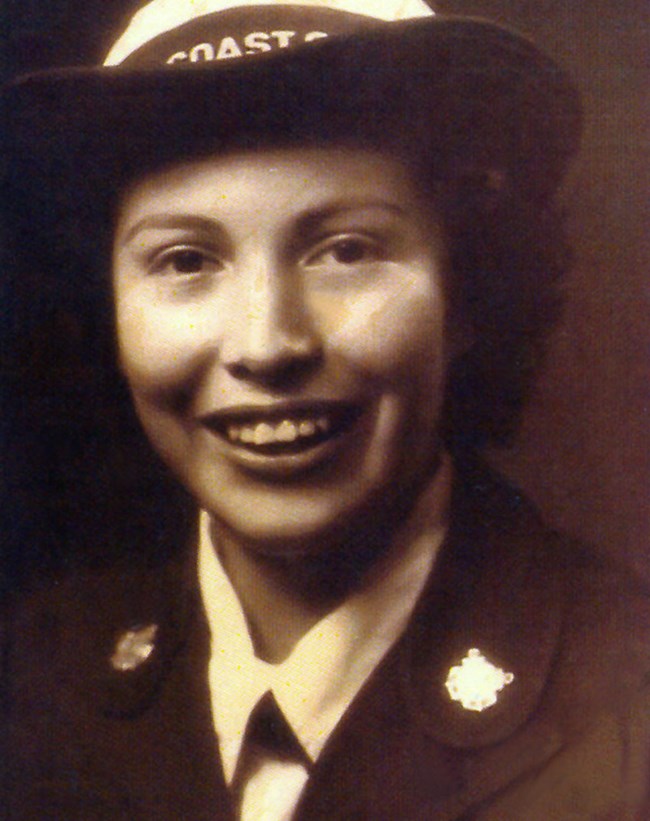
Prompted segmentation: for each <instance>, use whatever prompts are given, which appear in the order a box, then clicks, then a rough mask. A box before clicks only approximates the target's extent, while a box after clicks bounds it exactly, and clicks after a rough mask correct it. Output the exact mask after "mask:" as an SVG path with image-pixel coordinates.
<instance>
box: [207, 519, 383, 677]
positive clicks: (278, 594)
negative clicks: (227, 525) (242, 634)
mask: <svg viewBox="0 0 650 821" xmlns="http://www.w3.org/2000/svg"><path fill="white" fill-rule="evenodd" d="M213 528H214V530H213V543H214V544H218V545H219V554H220V558H221V561H222V563H223V566H224V569H225V571H226V573H227V574H228V577H229V579H230V582H231V584H232V586H233V588H234V589H235V592H236V593H237V596H238V597H239V600H240V603H241V606H242V609H243V611H244V613H245V615H246V618H247V620H248V623H249V629H250V631H251V636H252V638H253V643H254V645H255V650H256V653H257V655H258V656H259V657H260V658H262V659H264V660H265V661H268V662H270V663H277V662H281V661H283V660H284V659H285V658H287V657H288V656H289V654H290V653H291V651H292V650H293V648H294V647H295V645H296V644H297V643H298V641H300V639H301V638H302V637H303V636H304V635H305V634H306V633H307V632H308V631H309V630H310V629H311V627H313V625H314V624H316V622H318V621H320V619H322V618H324V617H325V616H326V615H327V614H328V613H330V612H331V611H333V610H334V609H336V607H338V606H339V604H340V603H341V602H342V601H344V600H345V599H346V598H347V597H348V596H350V595H351V594H352V593H353V592H354V591H355V590H357V589H358V588H359V587H360V586H361V584H362V583H363V580H364V578H365V576H366V575H367V572H368V570H369V568H370V567H371V566H373V565H374V564H375V563H376V561H377V559H378V557H379V556H381V555H383V553H384V552H385V550H386V546H387V542H388V541H389V540H388V539H387V538H386V537H385V536H384V537H383V538H381V539H380V538H377V537H376V536H375V537H370V536H369V535H368V534H366V535H365V538H364V539H363V542H362V543H359V540H358V539H357V540H356V542H357V543H356V544H355V541H354V540H352V539H349V540H343V541H339V540H337V541H338V544H333V545H331V546H330V547H329V549H327V548H326V549H323V548H321V550H319V553H318V554H317V555H300V556H291V557H284V556H275V555H269V554H266V553H264V552H262V551H260V550H257V549H255V548H251V547H250V546H248V545H243V544H241V543H240V542H238V541H237V540H235V539H234V538H233V537H232V535H231V534H228V533H226V532H223V531H222V530H221V529H220V528H218V526H216V525H214V524H213ZM215 531H216V532H215ZM385 532H386V531H384V533H385Z"/></svg>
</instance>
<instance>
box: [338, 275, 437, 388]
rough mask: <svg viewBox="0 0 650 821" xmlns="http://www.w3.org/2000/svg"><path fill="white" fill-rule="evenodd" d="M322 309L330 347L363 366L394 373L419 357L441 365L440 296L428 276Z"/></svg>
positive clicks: (409, 370) (407, 372)
mask: <svg viewBox="0 0 650 821" xmlns="http://www.w3.org/2000/svg"><path fill="white" fill-rule="evenodd" d="M325 315H326V321H327V326H328V328H327V332H326V336H327V340H328V342H329V345H330V347H331V348H332V349H334V350H337V351H338V352H339V353H340V354H341V355H344V356H346V358H347V359H349V360H353V361H354V362H356V363H357V364H358V365H359V367H360V368H361V369H363V370H367V371H372V372H375V373H382V372H383V373H385V374H386V376H387V377H389V378H394V379H400V377H402V376H408V377H412V376H413V373H414V372H415V371H416V370H417V367H418V365H420V364H421V363H422V362H423V361H426V362H428V363H440V367H442V366H443V363H444V357H445V354H444V335H445V334H444V326H445V300H444V296H443V294H442V290H441V288H440V287H439V286H438V284H437V282H436V281H433V282H432V281H431V278H430V277H429V276H426V277H422V276H414V277H413V278H412V279H408V278H406V279H403V280H400V282H399V287H395V285H394V284H393V285H392V286H391V287H387V286H385V287H381V286H378V287H376V288H374V289H372V290H369V291H366V292H364V293H363V294H360V295H357V296H355V298H353V299H349V300H339V301H338V305H333V306H332V309H331V311H329V312H326V314H325Z"/></svg>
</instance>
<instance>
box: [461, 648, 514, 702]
mask: <svg viewBox="0 0 650 821" xmlns="http://www.w3.org/2000/svg"><path fill="white" fill-rule="evenodd" d="M514 678H515V677H514V674H513V673H506V672H504V671H503V670H502V669H501V668H500V667H495V666H494V664H492V663H491V662H489V661H488V660H487V659H486V658H485V656H484V655H483V654H482V653H481V651H480V650H477V649H476V648H475V647H474V648H472V649H471V650H468V651H467V655H466V656H465V658H464V659H463V660H462V661H461V663H460V665H456V666H454V667H451V668H450V670H449V674H448V675H447V680H446V682H445V687H446V688H447V691H448V692H449V696H450V697H451V699H452V701H460V703H461V704H462V706H463V707H464V708H465V709H466V710H474V711H475V712H478V713H480V712H482V711H483V710H485V709H487V708H488V707H491V706H492V705H493V704H496V701H497V693H500V692H501V690H503V688H504V687H505V686H506V685H508V684H511V683H512V682H513V681H514Z"/></svg>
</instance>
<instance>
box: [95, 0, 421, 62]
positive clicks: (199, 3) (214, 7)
mask: <svg viewBox="0 0 650 821" xmlns="http://www.w3.org/2000/svg"><path fill="white" fill-rule="evenodd" d="M269 8H276V9H278V10H280V9H282V8H292V9H293V10H294V11H299V10H300V9H304V10H305V11H307V10H309V11H311V12H314V11H318V10H322V11H323V12H329V13H332V12H339V13H340V16H341V17H345V16H346V15H356V16H357V17H366V18H369V19H370V20H374V21H382V22H398V21H400V20H410V19H417V18H423V17H431V16H432V15H433V14H434V12H433V11H432V9H431V8H430V7H429V6H428V5H427V3H425V2H424V0H371V2H369V1H368V0H282V1H281V2H280V1H279V0H238V2H235V3H233V2H232V0H151V2H150V3H148V4H147V5H146V6H143V7H142V8H141V9H140V10H139V11H137V12H136V13H135V15H134V16H133V17H132V19H131V22H130V23H129V25H128V26H127V28H126V30H125V31H124V33H123V34H122V35H121V36H120V37H119V38H118V40H117V41H116V43H115V44H114V45H113V47H112V48H111V50H110V51H109V53H108V55H107V57H106V59H105V60H104V65H105V66H117V65H120V64H121V63H123V62H124V61H125V60H126V59H127V58H128V57H129V56H130V55H132V54H133V53H134V52H136V51H138V50H139V49H140V48H142V47H143V46H145V45H146V44H147V43H149V42H151V41H152V40H154V39H156V38H157V37H160V36H161V35H163V34H168V33H169V32H172V31H173V30H175V29H177V28H180V27H181V26H184V25H185V24H187V23H189V22H191V21H194V20H199V19H200V18H202V17H208V16H209V15H214V14H222V13H226V12H240V13H241V12H247V13H248V14H250V22H251V31H254V29H255V26H254V24H255V10H256V9H258V10H260V9H269ZM314 34H319V35H320V36H327V34H328V32H326V31H323V32H314ZM312 39H317V37H316V36H315V37H313V38H312ZM228 56H230V55H228Z"/></svg>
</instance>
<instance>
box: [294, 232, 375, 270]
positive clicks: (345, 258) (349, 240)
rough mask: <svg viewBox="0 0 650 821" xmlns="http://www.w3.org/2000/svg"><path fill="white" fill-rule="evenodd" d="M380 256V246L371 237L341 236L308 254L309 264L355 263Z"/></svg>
mask: <svg viewBox="0 0 650 821" xmlns="http://www.w3.org/2000/svg"><path fill="white" fill-rule="evenodd" d="M380 257H381V248H380V247H379V245H378V243H377V242H376V241H375V240H374V239H372V238H371V237H362V236H343V237H338V238H335V239H333V240H330V241H328V242H326V243H324V244H322V245H321V246H320V247H319V248H318V249H316V251H315V252H314V253H313V254H312V255H311V256H310V258H309V260H308V264H309V265H327V264H332V263H334V264H337V265H355V264H357V263H365V262H374V261H376V260H377V259H379V258H380Z"/></svg>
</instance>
